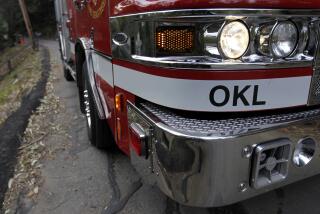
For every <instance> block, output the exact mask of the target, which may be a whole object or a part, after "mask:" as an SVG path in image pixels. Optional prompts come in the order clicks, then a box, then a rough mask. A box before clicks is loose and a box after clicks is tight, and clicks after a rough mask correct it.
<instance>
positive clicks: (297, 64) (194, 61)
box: [132, 55, 312, 72]
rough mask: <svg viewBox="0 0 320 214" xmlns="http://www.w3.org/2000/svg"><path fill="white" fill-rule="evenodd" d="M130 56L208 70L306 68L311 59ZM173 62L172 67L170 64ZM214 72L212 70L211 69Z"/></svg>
mask: <svg viewBox="0 0 320 214" xmlns="http://www.w3.org/2000/svg"><path fill="white" fill-rule="evenodd" d="M132 58H133V59H134V60H135V62H137V63H140V64H143V65H150V66H154V65H157V66H158V67H164V68H181V69H200V70H210V71H212V69H213V68H214V69H215V70H235V69H236V70H249V69H250V70H253V69H275V68H279V69H281V68H290V67H294V68H306V67H311V66H312V61H307V60H301V61H292V62H290V63H288V61H285V60H283V61H282V62H279V63H272V62H271V61H270V62H261V63H259V62H255V63H244V62H240V61H238V60H225V61H224V62H223V63H221V62H220V63H219V62H214V61H213V60H210V57H202V60H203V59H204V58H207V61H205V62H201V61H200V57H189V58H188V59H189V61H188V62H186V61H184V60H185V57H146V56H138V55H133V56H132ZM173 63H174V67H173V66H172V64H173ZM213 72H214V71H213Z"/></svg>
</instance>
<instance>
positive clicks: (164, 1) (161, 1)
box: [110, 0, 320, 16]
mask: <svg viewBox="0 0 320 214" xmlns="http://www.w3.org/2000/svg"><path fill="white" fill-rule="evenodd" d="M110 8H111V11H110V13H111V16H117V15H125V14H133V13H141V12H150V11H157V10H173V9H195V8H264V9H268V8H279V9H280V8H283V9H293V8H295V9H315V8H319V9H320V0H110Z"/></svg>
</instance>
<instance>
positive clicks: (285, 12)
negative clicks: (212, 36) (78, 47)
mask: <svg viewBox="0 0 320 214" xmlns="http://www.w3.org/2000/svg"><path fill="white" fill-rule="evenodd" d="M222 15H230V16H304V17H310V16H319V15H320V9H246V8H237V9H234V8H230V9H226V8H223V9H221V8H217V9H186V10H164V11H153V12H145V13H134V14H127V15H119V16H111V17H110V18H111V19H115V18H123V17H132V18H139V19H151V18H167V17H176V18H186V17H190V16H192V17H195V18H198V17H200V18H201V17H203V18H208V17H215V16H222Z"/></svg>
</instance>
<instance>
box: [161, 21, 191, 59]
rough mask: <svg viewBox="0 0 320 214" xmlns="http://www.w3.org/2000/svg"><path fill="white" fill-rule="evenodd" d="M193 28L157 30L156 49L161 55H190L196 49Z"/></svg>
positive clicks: (181, 27) (178, 27) (163, 28)
mask: <svg viewBox="0 0 320 214" xmlns="http://www.w3.org/2000/svg"><path fill="white" fill-rule="evenodd" d="M194 34H195V30H194V28H193V27H183V26H176V27H173V26H170V27H158V28H157V30H156V47H157V51H158V52H160V53H171V54H177V53H190V52H192V51H193V49H194V39H195V35H194Z"/></svg>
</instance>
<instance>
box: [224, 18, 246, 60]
mask: <svg viewBox="0 0 320 214" xmlns="http://www.w3.org/2000/svg"><path fill="white" fill-rule="evenodd" d="M219 46H220V49H221V51H222V53H223V55H224V56H226V57H227V58H230V59H237V58H240V57H241V56H242V55H243V54H244V53H245V52H246V50H247V48H248V46H249V30H248V28H247V27H246V25H245V24H243V23H242V22H240V21H233V22H230V23H228V24H226V25H225V26H224V27H223V29H222V30H221V33H220V40H219Z"/></svg>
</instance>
